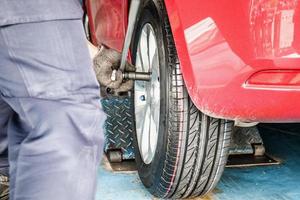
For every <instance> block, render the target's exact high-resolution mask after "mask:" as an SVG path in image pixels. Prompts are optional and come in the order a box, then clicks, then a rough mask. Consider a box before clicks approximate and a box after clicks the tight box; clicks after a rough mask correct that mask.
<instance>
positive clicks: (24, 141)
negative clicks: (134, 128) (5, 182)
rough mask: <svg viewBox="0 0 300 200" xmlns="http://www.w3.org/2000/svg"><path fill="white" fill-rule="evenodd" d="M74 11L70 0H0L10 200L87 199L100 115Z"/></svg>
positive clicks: (1, 154)
mask: <svg viewBox="0 0 300 200" xmlns="http://www.w3.org/2000/svg"><path fill="white" fill-rule="evenodd" d="M81 16H82V11H81V7H80V3H79V1H77V0H51V1H50V0H48V1H47V0H1V1H0V173H3V172H5V169H6V168H5V167H7V162H6V159H7V158H6V156H5V154H6V153H7V148H6V147H7V145H8V148H9V151H8V152H9V163H10V199H11V200H50V199H51V200H53V199H55V200H73V199H76V200H92V199H94V193H95V187H96V176H97V166H98V163H99V161H100V157H101V152H102V143H103V134H102V124H103V122H104V120H105V116H104V114H103V112H102V109H101V107H100V104H99V100H100V99H99V98H100V97H99V85H98V83H97V80H96V77H95V75H94V72H93V69H92V62H91V60H90V57H89V53H88V49H87V46H86V41H85V35H84V30H83V26H82V22H81ZM7 136H8V137H7ZM7 138H8V140H7ZM1 167H2V168H1ZM1 170H2V171H1Z"/></svg>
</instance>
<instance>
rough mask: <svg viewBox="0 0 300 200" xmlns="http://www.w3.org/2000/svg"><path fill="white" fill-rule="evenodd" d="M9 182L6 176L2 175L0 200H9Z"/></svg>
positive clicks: (0, 178)
mask: <svg viewBox="0 0 300 200" xmlns="http://www.w3.org/2000/svg"><path fill="white" fill-rule="evenodd" d="M8 194H9V180H8V177H7V176H5V175H2V174H0V200H8Z"/></svg>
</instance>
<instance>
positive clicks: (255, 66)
mask: <svg viewBox="0 0 300 200" xmlns="http://www.w3.org/2000/svg"><path fill="white" fill-rule="evenodd" d="M89 2H90V4H91V7H92V9H91V12H92V14H91V16H92V18H93V21H94V22H95V35H96V38H97V42H98V43H105V44H106V45H108V46H110V47H111V48H115V49H121V48H120V47H121V46H122V44H123V39H124V34H125V28H124V27H125V25H126V20H125V19H126V16H127V12H126V10H127V3H126V0H89ZM165 4H166V7H167V11H168V15H169V19H170V23H171V27H172V31H173V35H174V39H175V43H176V47H177V51H178V56H179V60H180V63H181V69H182V72H183V75H184V79H185V83H186V86H187V88H188V92H189V94H190V96H191V98H192V100H193V102H194V103H195V105H196V106H197V107H198V108H199V109H200V110H201V111H202V112H204V113H206V114H209V115H212V116H215V117H221V118H228V119H239V120H246V121H260V122H295V121H300V90H299V89H298V88H293V87H290V86H288V85H287V86H286V87H285V85H282V84H281V85H280V87H278V86H277V85H276V84H274V85H271V86H269V87H265V85H260V84H256V85H255V87H251V85H250V86H249V85H247V86H246V82H247V81H248V80H249V78H250V77H251V76H253V74H256V73H258V72H260V71H264V70H299V69H300V25H299V23H300V3H299V0H209V1H207V0H199V1H195V0H185V1H182V0H165ZM125 7H126V9H125ZM112 11H113V12H112ZM112 13H113V14H112ZM267 78H268V79H272V78H278V77H277V76H275V75H272V74H270V77H267Z"/></svg>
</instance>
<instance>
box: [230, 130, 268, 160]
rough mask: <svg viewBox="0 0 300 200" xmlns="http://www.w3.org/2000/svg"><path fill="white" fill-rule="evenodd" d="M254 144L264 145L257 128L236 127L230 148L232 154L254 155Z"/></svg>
mask: <svg viewBox="0 0 300 200" xmlns="http://www.w3.org/2000/svg"><path fill="white" fill-rule="evenodd" d="M253 144H263V141H262V138H261V137H260V134H259V131H258V129H257V127H256V126H255V127H249V128H241V127H235V129H234V131H233V133H232V140H231V144H230V148H229V153H230V154H253V153H254V150H253V147H252V145H253Z"/></svg>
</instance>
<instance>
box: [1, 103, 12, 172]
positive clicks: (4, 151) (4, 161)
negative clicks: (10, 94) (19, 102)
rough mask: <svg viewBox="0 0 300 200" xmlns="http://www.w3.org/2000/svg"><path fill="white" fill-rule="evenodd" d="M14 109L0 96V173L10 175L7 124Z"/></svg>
mask: <svg viewBox="0 0 300 200" xmlns="http://www.w3.org/2000/svg"><path fill="white" fill-rule="evenodd" d="M12 113H13V111H12V109H11V108H10V107H9V106H8V105H7V103H5V102H4V101H3V100H2V99H1V98H0V174H2V175H5V176H8V166H9V164H8V146H7V144H8V143H7V124H8V121H9V118H10V117H11V116H12Z"/></svg>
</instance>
